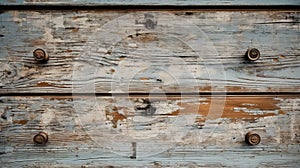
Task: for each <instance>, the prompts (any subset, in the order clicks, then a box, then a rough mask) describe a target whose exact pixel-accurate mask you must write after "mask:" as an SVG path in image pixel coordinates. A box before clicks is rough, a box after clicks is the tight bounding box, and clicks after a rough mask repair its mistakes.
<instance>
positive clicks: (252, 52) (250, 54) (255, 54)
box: [245, 48, 260, 61]
mask: <svg viewBox="0 0 300 168" xmlns="http://www.w3.org/2000/svg"><path fill="white" fill-rule="evenodd" d="M245 56H246V58H247V59H248V60H250V61H256V60H258V59H259V57H260V52H259V50H258V49H256V48H251V49H248V50H247V52H246V54H245Z"/></svg>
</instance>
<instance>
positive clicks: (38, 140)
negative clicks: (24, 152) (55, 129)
mask: <svg viewBox="0 0 300 168" xmlns="http://www.w3.org/2000/svg"><path fill="white" fill-rule="evenodd" d="M33 142H34V143H35V144H37V145H45V144H46V143H47V142H48V135H47V134H46V133H45V132H40V133H38V134H36V135H35V136H34V137H33Z"/></svg>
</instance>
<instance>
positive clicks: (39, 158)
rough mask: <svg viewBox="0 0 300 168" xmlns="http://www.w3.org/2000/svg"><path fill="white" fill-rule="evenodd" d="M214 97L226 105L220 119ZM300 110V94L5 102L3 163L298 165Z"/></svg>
mask: <svg viewBox="0 0 300 168" xmlns="http://www.w3.org/2000/svg"><path fill="white" fill-rule="evenodd" d="M212 100H225V103H224V105H225V106H224V109H223V110H222V111H221V113H220V114H218V115H216V112H215V111H210V109H211V108H212V106H211V105H212V104H213V103H212ZM299 109H300V99H299V96H259V97H256V96H253V97H245V96H231V97H220V96H217V97H210V96H201V97H196V96H194V97H191V96H189V97H162V96H160V97H157V96H149V97H113V98H112V97H85V96H78V97H66V96H65V97H62V96H53V97H47V96H44V97H19V96H16V97H1V99H0V111H1V118H0V121H1V122H0V129H1V132H0V137H1V138H0V141H1V158H0V160H1V163H2V164H5V165H6V166H8V167H13V166H18V167H19V166H30V167H34V166H37V167H40V166H49V167H52V166H54V167H55V166H56V167H72V166H77V167H80V166H82V165H83V166H86V167H95V166H114V167H132V166H141V167H142V166H149V167H160V166H165V167H166V166H170V167H182V166H184V167H188V166H197V167H201V166H203V167H216V166H231V167H232V166H241V165H244V166H245V165H248V166H251V167H256V166H261V167H268V166H272V167H273V166H279V167H281V166H289V167H295V166H296V167H297V165H299V153H300V148H299V143H300V135H299V132H300V122H299V121H300V111H299ZM217 113H218V112H217ZM214 116H217V117H214ZM40 131H45V132H47V133H48V135H49V142H48V144H47V145H46V146H37V145H34V144H33V142H32V138H33V136H34V135H35V134H37V133H38V132H40ZM248 131H255V132H257V133H259V135H260V136H261V138H262V141H261V143H260V144H259V145H257V146H248V145H247V144H245V142H244V136H245V134H246V133H247V132H248ZM133 142H135V143H136V149H135V150H136V157H137V158H136V159H131V158H130V156H132V153H133V149H132V143H133ZM116 161H117V162H116Z"/></svg>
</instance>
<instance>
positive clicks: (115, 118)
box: [105, 107, 127, 128]
mask: <svg viewBox="0 0 300 168" xmlns="http://www.w3.org/2000/svg"><path fill="white" fill-rule="evenodd" d="M117 110H118V108H117V107H113V108H112V111H113V112H110V111H109V110H108V109H106V111H105V112H106V118H107V119H109V117H108V116H111V117H112V119H111V120H110V121H111V122H112V124H113V128H117V124H118V121H119V120H124V119H126V118H127V117H126V116H124V115H123V114H120V113H118V111H117Z"/></svg>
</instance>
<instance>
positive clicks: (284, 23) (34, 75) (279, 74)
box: [0, 10, 300, 93]
mask: <svg viewBox="0 0 300 168" xmlns="http://www.w3.org/2000/svg"><path fill="white" fill-rule="evenodd" d="M145 13H150V14H151V13H152V14H153V15H154V23H155V20H156V21H157V25H153V26H154V27H153V28H152V27H147V26H146V22H145V20H146V18H144V14H145ZM299 18H300V13H299V11H245V12H242V11H236V12H234V11H223V12H222V11H211V12H210V11H205V12H203V11H202V12H199V11H195V10H194V11H193V10H189V11H180V12H176V11H155V12H151V11H147V12H143V11H27V12H26V11H6V12H3V13H1V14H0V19H1V23H0V26H1V28H2V29H1V33H0V34H1V37H0V38H1V45H0V61H1V62H0V64H1V66H0V70H1V71H0V73H1V82H0V92H1V93H49V92H51V93H72V92H83V93H94V92H95V93H111V92H120V93H127V92H157V91H159V92H166V93H168V92H169V93H170V92H176V93H183V92H196V93H198V92H214V91H217V92H218V91H219V92H226V91H227V92H299V91H300V87H299V86H300V80H299V79H300V78H299V77H300V74H299V72H300V66H299V58H300V57H299V54H300V48H299V35H300V33H299V32H300V31H299ZM251 47H255V48H258V49H259V50H260V52H261V58H260V59H259V60H258V61H256V62H249V61H247V60H245V58H244V54H245V52H246V50H247V49H248V48H251ZM36 48H43V49H45V50H46V51H47V52H48V54H49V56H50V60H49V61H48V63H47V64H38V63H37V62H35V61H34V59H33V57H32V52H33V50H34V49H36Z"/></svg>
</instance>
